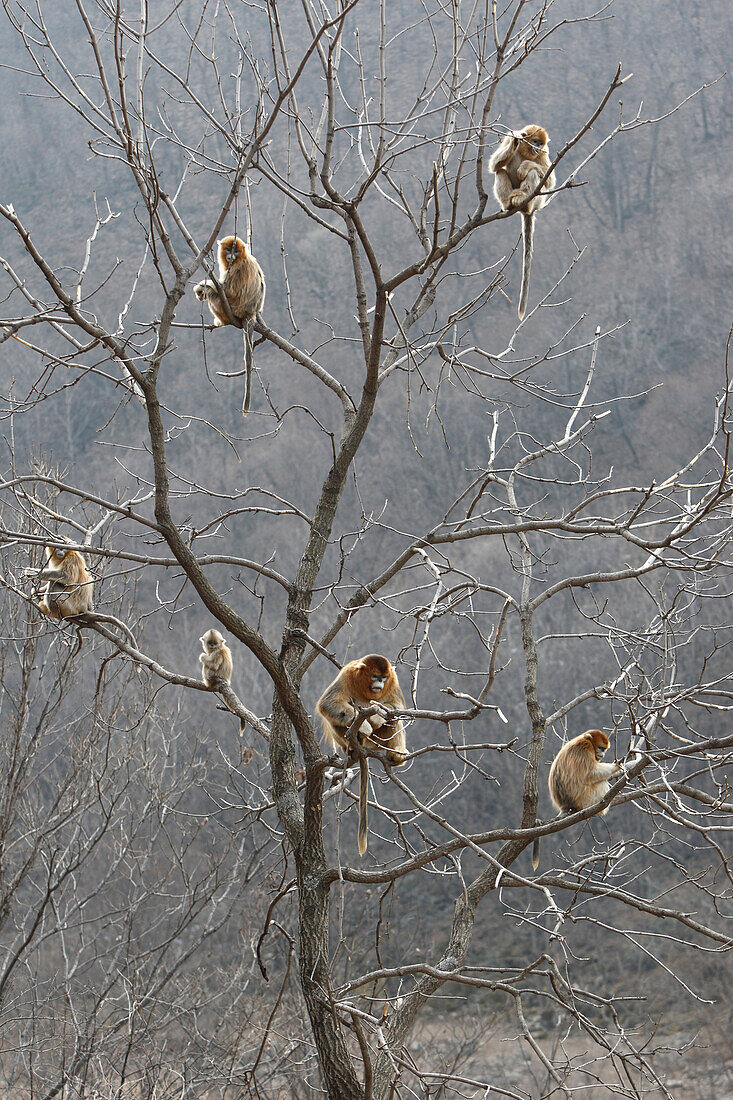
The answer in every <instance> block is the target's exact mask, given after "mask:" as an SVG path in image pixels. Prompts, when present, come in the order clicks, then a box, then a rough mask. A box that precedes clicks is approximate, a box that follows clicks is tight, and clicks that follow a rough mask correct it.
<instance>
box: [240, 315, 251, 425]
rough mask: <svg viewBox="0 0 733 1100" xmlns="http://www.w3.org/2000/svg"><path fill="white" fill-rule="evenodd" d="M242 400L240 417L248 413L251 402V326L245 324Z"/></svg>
mask: <svg viewBox="0 0 733 1100" xmlns="http://www.w3.org/2000/svg"><path fill="white" fill-rule="evenodd" d="M243 332H244V399H243V401H242V416H246V415H247V413H248V412H249V406H250V402H251V400H252V362H253V356H252V325H251V324H249V323H245V326H244V329H243Z"/></svg>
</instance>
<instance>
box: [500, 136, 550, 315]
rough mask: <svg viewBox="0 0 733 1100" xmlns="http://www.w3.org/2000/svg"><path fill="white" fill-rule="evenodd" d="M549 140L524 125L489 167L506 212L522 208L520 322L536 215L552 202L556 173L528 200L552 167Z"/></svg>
mask: <svg viewBox="0 0 733 1100" xmlns="http://www.w3.org/2000/svg"><path fill="white" fill-rule="evenodd" d="M548 142H549V138H548V137H547V130H545V129H544V128H543V127H542V126H534V125H532V126H524V127H523V128H522V129H521V130H519V131H517V132H516V133H511V134H507V136H506V137H505V138H504V140H503V141H502V142H501V144H500V145H499V147H498V149H496V150H495V151H494V152H493V153H492V155H491V159H490V160H489V168H490V169H491V171H492V172H493V173H494V194H495V195H496V198H497V200H498V202H499V203H500V204H501V206H502V207H503V209H504V210H511V209H512V208H513V207H518V206H522V204H523V203H526V205H525V206H523V208H522V212H521V213H522V240H523V244H524V259H523V263H522V289H521V291H520V294H519V308H518V311H517V312H518V314H519V320H520V321H521V320H522V318H523V317H524V313H525V310H526V308H527V298H528V296H529V269H530V267H531V265H532V247H533V237H534V215H535V213H536V211H537V210H541V209H542V207H543V206H546V205H547V203H548V202H549V195H547V194H546V191H551V190H552V188H553V187H554V186H555V173H554V172H551V173H550V175H549V176H548V177H547V179H546V181H545V183H544V185H543V190H542V191H541V192H540V193H539V194H538V195H535V196H534V198H532V199H530V200H529V202H527V198H528V196H529V195H531V194H532V192H533V191H534V190H535V189H536V188H537V186H538V184H539V182H540V180H541V179H542V177H543V176H544V174H545V172H546V171H547V169H548V168H549V167H550V155H549V153H548V151H547V145H548Z"/></svg>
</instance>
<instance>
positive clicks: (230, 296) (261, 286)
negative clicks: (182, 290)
mask: <svg viewBox="0 0 733 1100" xmlns="http://www.w3.org/2000/svg"><path fill="white" fill-rule="evenodd" d="M218 262H219V282H220V283H221V285H222V289H223V290H224V294H225V295H226V299H227V302H228V303H229V308H230V310H231V313H232V316H233V317H234V318H235V320H237V321H239V322H240V323H241V327H242V328H243V329H244V366H245V389H244V401H243V404H242V412H243V413H244V415H245V416H246V415H247V413H248V412H249V405H250V400H251V396H252V327H253V325H254V323H255V320H256V318H257V314H258V313H261V312H262V307H263V306H264V304H265V276H264V275H263V273H262V268H261V267H260V265H259V264H258V263H257V260H256V259H255V258H254V256H253V255H252V253H251V252H250V250H249V248H248V247H247V245H246V243H245V242H244V241H243V240H242V238H241V237H224V238H222V240H220V241H219V249H218ZM193 292H194V294H195V295H196V297H197V298H198V299H199V301H200V302H203V301H205V302H206V303H207V304H208V307H209V309H210V310H211V313H212V315H213V317H214V325H216V326H217V327H219V326H221V325H230V324H232V321H231V320H230V318H229V314H228V313H227V310H226V307H225V305H224V303H223V302H222V299H221V296H220V294H219V291H218V290H217V288H216V286H215V285H214V284H213V283H212V282H210V281H209V280H208V279H204V280H203V281H202V282H200V283H197V285H196V286H195V287H194V288H193Z"/></svg>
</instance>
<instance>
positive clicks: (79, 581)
mask: <svg viewBox="0 0 733 1100" xmlns="http://www.w3.org/2000/svg"><path fill="white" fill-rule="evenodd" d="M45 553H46V563H45V565H44V566H43V568H42V569H39V571H38V572H37V573H36V574H35V577H36V580H39V581H46V585H45V587H44V589H43V595H42V596H41V599H40V600H38V601H37V603H36V607H37V608H38V610H39V611H42V612H43V614H44V615H48V616H49V618H51V619H56V620H60V619H71V618H74V616H75V615H83V614H85V613H86V612H90V611H93V610H94V601H93V599H92V588H93V583H94V582H93V581H92V576H91V573H90V572H89V570H88V569H87V563H86V561H85V559H84V555H83V554H80V553H79V551H78V550H67V549H66V547H55V546H47V547H46V550H45Z"/></svg>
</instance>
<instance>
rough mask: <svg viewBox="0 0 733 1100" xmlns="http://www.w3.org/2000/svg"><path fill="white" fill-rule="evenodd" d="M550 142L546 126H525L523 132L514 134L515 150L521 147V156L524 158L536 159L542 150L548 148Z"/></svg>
mask: <svg viewBox="0 0 733 1100" xmlns="http://www.w3.org/2000/svg"><path fill="white" fill-rule="evenodd" d="M548 141H549V138H548V136H547V130H546V129H545V128H544V126H535V125H531V126H523V127H522V129H521V130H519V131H518V132H517V133H515V134H514V148H515V149H516V148H518V147H519V151H520V154H521V155H522V156H523V157H529V158H532V157H533V156H534V157H536V156H537V154H538V153H539V152H540V151H541V150H542V149H545V148H546V147H547V143H548Z"/></svg>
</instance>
